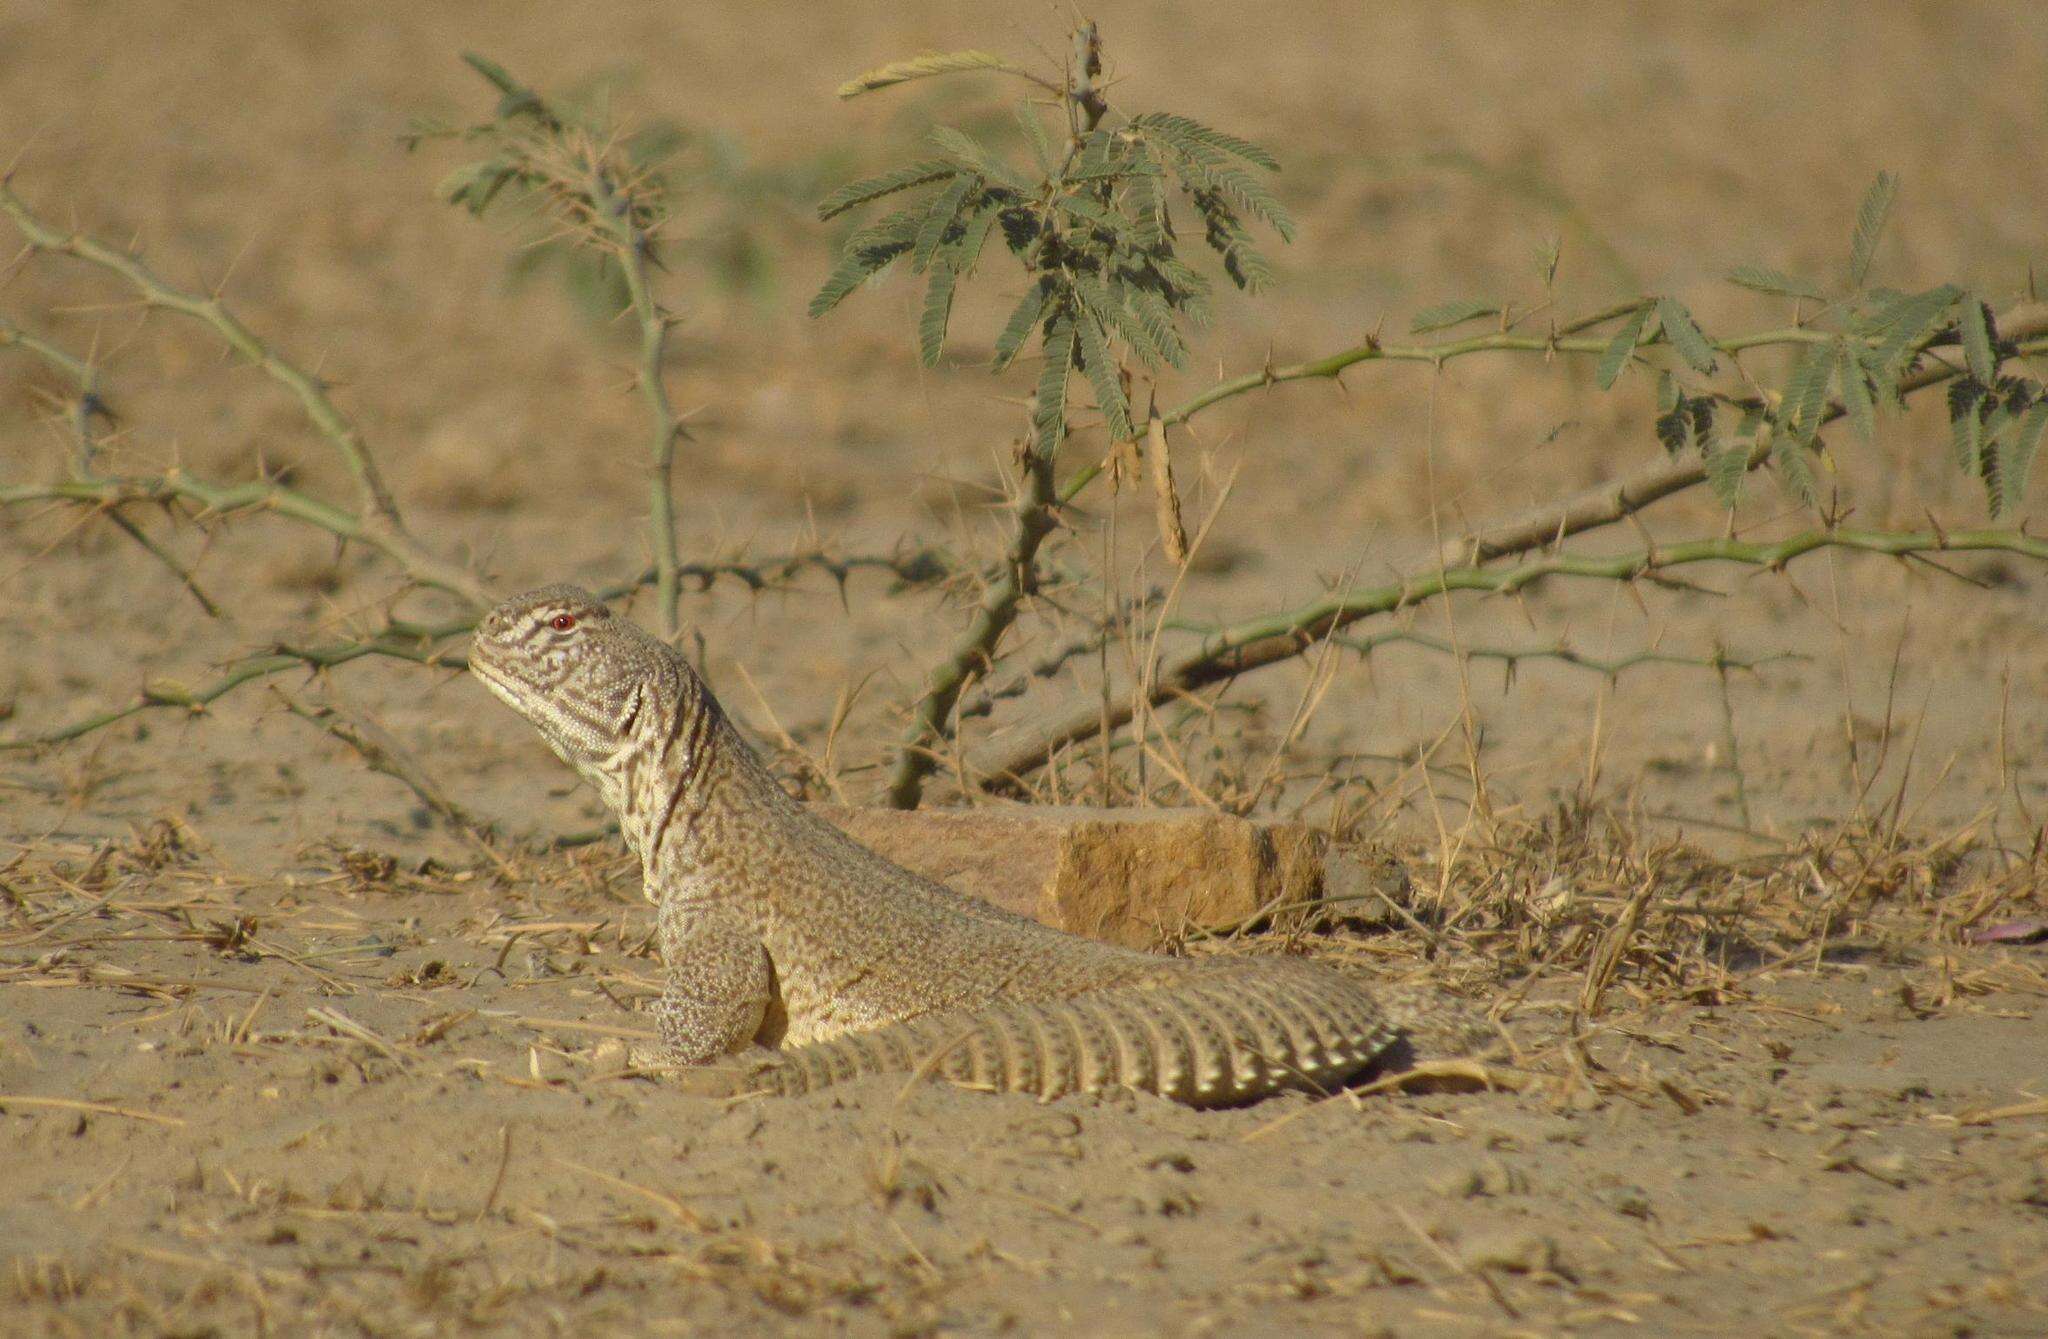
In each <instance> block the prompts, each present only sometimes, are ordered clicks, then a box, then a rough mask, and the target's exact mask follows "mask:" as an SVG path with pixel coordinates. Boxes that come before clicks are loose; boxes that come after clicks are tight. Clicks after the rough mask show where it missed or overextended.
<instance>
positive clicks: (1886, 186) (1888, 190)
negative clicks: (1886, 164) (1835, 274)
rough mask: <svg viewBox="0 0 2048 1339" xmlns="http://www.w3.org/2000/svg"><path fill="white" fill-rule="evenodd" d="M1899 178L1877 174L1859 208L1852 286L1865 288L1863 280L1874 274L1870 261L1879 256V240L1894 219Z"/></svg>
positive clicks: (1851, 266)
mask: <svg viewBox="0 0 2048 1339" xmlns="http://www.w3.org/2000/svg"><path fill="white" fill-rule="evenodd" d="M1898 194H1899V179H1898V178H1897V177H1895V176H1893V175H1892V174H1891V173H1889V172H1880V173H1878V174H1877V180H1876V181H1874V182H1872V183H1871V184H1870V190H1869V191H1867V192H1866V193H1865V194H1864V196H1863V204H1862V206H1861V207H1860V208H1859V209H1857V211H1856V236H1855V240H1854V241H1853V242H1852V243H1851V244H1850V248H1849V283H1850V285H1851V286H1852V287H1855V288H1861V287H1863V281H1864V279H1866V278H1867V277H1869V274H1870V262H1871V261H1872V260H1874V259H1875V258H1876V256H1877V243H1878V240H1879V239H1880V238H1882V237H1883V236H1884V225H1885V222H1886V220H1888V219H1889V218H1891V213H1892V201H1893V200H1895V199H1897V198H1898Z"/></svg>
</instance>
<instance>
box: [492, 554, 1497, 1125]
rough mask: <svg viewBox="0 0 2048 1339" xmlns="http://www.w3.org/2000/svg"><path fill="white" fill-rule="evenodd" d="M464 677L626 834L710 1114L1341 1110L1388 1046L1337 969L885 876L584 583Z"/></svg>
mask: <svg viewBox="0 0 2048 1339" xmlns="http://www.w3.org/2000/svg"><path fill="white" fill-rule="evenodd" d="M469 663H470V668H471V669H472V670H473V671H475V673H476V675H477V676H478V677H479V678H481V679H482V680H483V681H484V683H485V684H486V685H488V686H489V688H490V689H491V691H492V692H493V693H495V694H497V695H498V697H500V698H502V699H503V700H504V701H505V702H506V703H507V704H509V705H510V706H511V707H512V708H513V709H514V710H516V711H518V712H519V713H520V714H521V715H522V716H525V717H526V718H527V720H529V721H531V722H532V723H533V724H534V726H535V727H536V728H538V729H539V731H540V733H541V736H542V738H544V739H545V740H546V741H547V742H548V744H549V745H550V746H551V747H553V749H554V751H555V752H556V753H557V754H559V755H560V756H561V757H562V758H563V760H565V761H566V762H568V763H569V764H570V765H571V766H572V767H574V768H575V769H576V770H577V771H578V772H579V773H581V774H582V776H583V777H584V779H585V780H587V781H589V782H590V784H591V785H593V786H595V787H596V788H597V791H598V794H599V795H600V796H602V797H603V799H604V802H605V804H606V805H607V806H608V807H609V808H610V809H611V810H612V812H613V813H614V814H616V815H617V817H618V820H619V826H620V829H621V831H622V832H623V833H624V836H625V839H626V841H627V843H628V845H630V846H631V847H632V849H633V851H634V852H635V853H636V854H637V855H638V856H639V857H640V860H641V866H642V873H643V878H644V888H645V891H646V894H647V896H648V897H649V898H650V899H651V900H653V901H654V902H655V903H656V905H657V906H658V908H659V911H658V913H657V924H658V927H659V933H660V944H661V956H662V961H663V963H664V964H665V966H666V968H667V983H666V988H665V989H664V990H663V992H662V996H661V999H660V1001H659V1002H658V1003H657V1004H656V1005H655V1006H654V1014H655V1018H656V1020H657V1023H658V1026H659V1030H660V1036H661V1046H660V1059H661V1060H662V1061H664V1062H666V1063H667V1064H669V1065H673V1066H676V1067H678V1068H679V1070H680V1072H682V1073H684V1074H689V1073H691V1071H690V1070H688V1069H682V1068H681V1067H687V1066H706V1065H710V1066H713V1067H714V1068H712V1069H711V1070H709V1071H703V1072H700V1073H699V1078H700V1079H703V1080H711V1083H710V1084H709V1085H708V1088H709V1090H711V1091H727V1092H743V1091H762V1092H769V1093H800V1092H804V1091H808V1090H809V1089H812V1088H816V1087H819V1086H821V1085H824V1084H828V1083H834V1082H837V1081H840V1080H844V1079H849V1078H853V1077H856V1076H859V1075H864V1074H874V1073H924V1074H927V1075H930V1076H932V1077H936V1078H942V1079H951V1080H955V1081H958V1082H961V1083H964V1084H968V1085H971V1086H979V1087H986V1088H992V1089H999V1090H1005V1091H1021V1092H1028V1093H1035V1094H1038V1095H1040V1096H1041V1097H1047V1098H1050V1097H1058V1096H1062V1095H1065V1094H1070V1093H1077V1092H1092V1091H1096V1090H1100V1089H1104V1088H1110V1087H1116V1086H1122V1087H1128V1088H1134V1089H1141V1090H1144V1091H1148V1092H1153V1093H1158V1094H1160V1095H1162V1096H1165V1097H1169V1098H1173V1099H1175V1100H1177V1101H1180V1102H1185V1103H1188V1104H1190V1105H1193V1106H1223V1105H1229V1104H1233V1103H1239V1102H1245V1101H1250V1100H1253V1099H1255V1098H1258V1097H1262V1096H1265V1095H1266V1094H1269V1093H1272V1092H1275V1091H1277V1090H1280V1089H1286V1088H1300V1089H1308V1090H1311V1091H1320V1090H1328V1089H1332V1088H1336V1087H1339V1086H1341V1085H1343V1084H1344V1083H1345V1082H1346V1081H1348V1080H1351V1079H1354V1078H1356V1077H1358V1076H1359V1075H1361V1074H1362V1073H1364V1072H1365V1071H1366V1070H1368V1069H1369V1068H1370V1067H1371V1066H1372V1065H1373V1064H1374V1062H1375V1061H1377V1060H1380V1059H1381V1058H1382V1057H1383V1056H1384V1055H1385V1054H1386V1052H1387V1051H1388V1050H1389V1048H1390V1047H1392V1046H1393V1045H1394V1044H1395V1043H1396V1042H1397V1041H1398V1040H1399V1039H1400V1038H1401V1037H1402V1036H1403V1033H1404V1030H1405V1029H1404V1026H1402V1025H1397V1022H1396V1021H1394V1020H1393V1019H1390V1017H1389V1015H1388V1013H1387V1012H1384V1011H1383V1010H1382V1007H1381V1005H1382V1000H1381V999H1378V998H1376V997H1375V995H1374V994H1373V993H1371V992H1369V991H1368V990H1367V989H1366V988H1365V986H1363V985H1362V984H1361V983H1359V982H1358V981H1356V980H1354V979H1353V978H1352V977H1350V976H1349V975H1347V974H1345V973H1343V972H1341V971H1338V970H1337V969H1335V968H1332V967H1328V966H1324V965H1320V964H1317V963H1313V962H1308V961H1303V960H1300V959H1288V958H1274V957H1256V958H1244V957H1240V958H1210V959H1197V960H1188V959H1177V958H1168V957H1163V956H1160V955H1157V954H1151V953H1143V952H1139V951H1137V950H1133V949H1127V948H1122V947H1118V946H1115V945H1111V944H1105V943H1099V942H1097V941H1094V940H1089V939H1083V938H1080V937H1078V936H1075V935H1069V934H1065V933H1063V932H1061V931H1058V930H1055V929H1052V928H1051V927H1049V926H1045V925H1041V924H1039V923H1038V922H1037V921H1033V920H1030V919H1027V918H1025V917H1022V916H1018V915H1015V914H1012V913H1010V912H1007V911H1003V910H1001V909H999V908H997V907H994V906H991V905H989V904H987V903H983V902H979V901H976V900H973V899H970V898H968V897H965V896H963V895H961V894H959V893H956V892H954V891H952V890H951V889H949V888H946V887H944V886H943V885H941V884H938V883H934V882H932V881H931V880H928V879H924V878H921V877H919V876H918V875H915V874H912V873H911V872H910V871H908V870H906V869H903V868H902V867H901V866H898V865H895V864H892V863H891V862H890V861H888V860H886V859H884V858H883V857H882V856H881V855H879V854H877V853H876V852H874V851H872V850H870V849H868V848H867V847H865V846H862V845H860V844H859V843H857V842H855V841H854V840H853V839H852V838H850V837H848V836H846V835H845V834H843V833H841V832H840V831H839V830H838V829H837V828H835V827H833V826H832V825H831V824H829V823H827V822H825V821H824V820H823V819H821V818H819V817H817V816H816V815H813V814H811V813H809V812H807V811H806V810H805V809H804V807H803V806H802V805H800V804H799V803H797V801H796V800H794V799H793V798H791V797H790V796H789V795H788V794H787V793H786V792H785V791H784V790H783V789H782V787H781V786H780V785H778V784H777V783H776V781H775V779H774V777H772V776H771V775H769V773H768V771H767V769H766V768H764V767H763V766H762V765H761V763H760V762H759V760H758V759H757V758H756V757H755V756H754V753H753V751H752V750H751V749H750V748H749V747H748V746H747V744H746V742H745V741H744V740H742V739H741V738H740V736H739V734H738V732H737V731H735V730H734V728H733V726H732V724H731V723H730V722H729V721H728V720H727V719H726V715H725V712H724V711H723V710H722V709H721V708H720V707H719V705H718V703H717V701H716V700H715V699H714V698H713V697H712V695H711V691H710V689H709V688H708V687H706V686H705V684H704V681H703V680H702V679H700V678H699V677H698V676H697V674H696V673H695V671H693V670H692V669H691V668H690V667H689V665H687V664H686V663H685V662H684V661H683V660H682V658H681V657H680V656H678V655H677V654H676V653H675V652H674V651H673V650H671V649H670V648H669V647H668V646H666V645H665V644H663V643H662V642H660V641H658V640H656V639H655V638H654V637H652V636H650V635H649V634H647V633H645V632H643V631H641V630H640V629H639V628H638V627H636V626H635V625H634V624H632V623H631V622H629V621H628V620H626V619H624V618H621V617H619V616H617V615H615V614H613V613H612V611H611V610H610V609H608V608H607V607H606V606H605V605H604V604H603V603H602V602H601V601H599V600H597V599H596V598H595V597H593V596H591V595H590V594H588V593H586V592H584V591H582V590H579V589H577V588H575V587H573V586H549V587H546V588H544V589H541V590H537V591H533V592H531V593H529V594H526V595H521V596H518V597H516V598H514V599H511V600H508V601H506V602H505V603H503V604H501V605H499V606H498V607H497V608H495V609H493V610H492V611H491V612H490V614H489V615H488V616H486V617H485V618H484V620H483V622H482V623H481V624H480V625H479V627H478V630H477V635H476V640H475V644H474V646H473V648H472V650H471V652H470V660H469ZM1397 1000H1398V997H1397V996H1388V997H1385V1003H1386V1004H1387V1005H1388V1006H1389V1007H1390V1008H1394V1009H1395V1011H1396V1013H1399V1012H1400V1010H1399V1007H1398V1003H1397ZM1470 1020H1471V1015H1470V1013H1469V1012H1465V1013H1460V1012H1459V1011H1458V1009H1457V1007H1456V1006H1455V1005H1454V1004H1449V1003H1447V1002H1444V1001H1443V1000H1442V998H1441V997H1435V998H1434V999H1433V1000H1431V1001H1430V1002H1428V1003H1424V1004H1420V1005H1418V1006H1414V1007H1413V1008H1412V1010H1411V1016H1410V1018H1409V1019H1404V1020H1403V1023H1405V1024H1407V1026H1408V1027H1411V1028H1412V1027H1413V1026H1414V1025H1416V1024H1420V1025H1421V1026H1422V1027H1423V1028H1424V1029H1425V1030H1426V1031H1430V1032H1433V1033H1436V1034H1438V1035H1443V1036H1456V1037H1458V1038H1460V1039H1461V1040H1470V1039H1471V1038H1473V1037H1474V1036H1475V1035H1477V1034H1476V1032H1475V1030H1474V1028H1473V1026H1472V1024H1471V1021H1470ZM735 1058H737V1059H738V1061H739V1062H740V1063H737V1064H735V1063H733V1060H734V1059H735ZM691 1086H692V1087H696V1088H698V1089H699V1090H700V1091H702V1090H706V1088H707V1085H705V1084H703V1083H697V1084H692V1085H691Z"/></svg>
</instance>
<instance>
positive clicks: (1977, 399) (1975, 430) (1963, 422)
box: [1948, 377, 1988, 475]
mask: <svg viewBox="0 0 2048 1339" xmlns="http://www.w3.org/2000/svg"><path fill="white" fill-rule="evenodd" d="M1987 394H1988V392H1987V391H1986V390H1985V388H1984V386H1983V383H1981V382H1979V381H1977V380H1975V379H1974V378H1969V377H1965V378H1962V379H1961V380H1958V381H1952V382H1950V383H1949V386H1948V439H1949V445H1950V447H1951V448H1952V449H1953V451H1954V454H1955V462H1956V468H1957V469H1959V470H1961V471H1962V472H1963V473H1965V474H1970V475H1974V474H1976V473H1977V467H1978V462H1979V460H1980V459H1981V457H1982V455H1983V449H1984V398H1985V396H1986V395H1987Z"/></svg>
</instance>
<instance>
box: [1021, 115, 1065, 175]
mask: <svg viewBox="0 0 2048 1339" xmlns="http://www.w3.org/2000/svg"><path fill="white" fill-rule="evenodd" d="M1016 114H1017V124H1018V125H1019V126H1022V127H1023V129H1024V138H1025V140H1026V142H1028V143H1029V144H1030V145H1031V156H1032V157H1033V158H1036V159H1037V160H1038V172H1039V175H1040V176H1046V177H1049V176H1051V175H1052V172H1053V168H1054V166H1055V165H1056V163H1057V160H1056V159H1055V158H1054V156H1053V151H1052V136H1051V135H1049V134H1047V133H1046V129H1045V122H1044V121H1043V120H1041V119H1040V118H1039V115H1038V108H1036V107H1034V106H1033V105H1032V104H1030V103H1028V102H1020V103H1018V104H1017V107H1016Z"/></svg>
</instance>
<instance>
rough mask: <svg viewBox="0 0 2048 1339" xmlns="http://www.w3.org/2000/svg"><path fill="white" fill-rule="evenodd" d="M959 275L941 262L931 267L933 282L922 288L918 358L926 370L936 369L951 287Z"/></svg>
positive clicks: (949, 313) (949, 309) (949, 310)
mask: <svg viewBox="0 0 2048 1339" xmlns="http://www.w3.org/2000/svg"><path fill="white" fill-rule="evenodd" d="M958 278H959V276H958V275H957V274H955V273H954V271H953V267H952V266H951V265H948V264H946V263H945V262H944V261H941V262H940V263H939V264H937V265H934V266H932V281H931V283H929V284H927V285H926V286H925V290H924V311H923V313H922V314H921V315H920V316H919V317H918V320H917V355H918V357H919V359H921V360H922V361H923V363H924V365H925V366H926V367H936V366H938V362H939V354H940V353H941V352H943V351H944V350H945V347H946V325H947V323H948V322H949V321H951V319H952V316H953V285H954V282H955V280H957V279H958Z"/></svg>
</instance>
